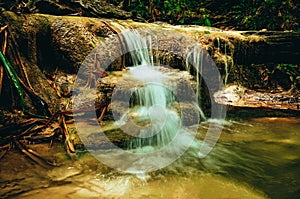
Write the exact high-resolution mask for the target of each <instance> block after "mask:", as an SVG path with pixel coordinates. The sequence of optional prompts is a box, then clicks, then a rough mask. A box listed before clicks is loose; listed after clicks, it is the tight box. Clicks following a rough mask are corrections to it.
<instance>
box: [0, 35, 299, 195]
mask: <svg viewBox="0 0 300 199" xmlns="http://www.w3.org/2000/svg"><path fill="white" fill-rule="evenodd" d="M123 35H124V38H125V40H126V45H127V48H128V49H129V51H130V55H131V59H132V60H131V61H132V63H133V67H130V68H129V70H128V72H127V74H126V75H124V79H127V80H128V81H127V83H128V82H130V81H133V82H136V84H137V85H140V84H141V86H137V87H136V88H134V89H132V90H130V93H131V97H130V98H129V101H128V104H129V107H128V111H125V112H124V113H122V114H121V115H120V118H119V119H118V120H117V121H106V125H105V126H104V127H102V131H103V132H104V134H105V133H106V135H108V134H110V135H113V137H114V138H112V139H119V138H120V137H119V134H118V132H120V128H121V129H122V128H123V126H126V125H127V127H128V123H129V122H128V119H129V120H130V121H131V122H132V123H130V125H131V126H129V129H130V132H126V133H132V131H134V130H135V129H136V128H138V131H135V132H134V133H133V134H132V136H135V138H133V139H124V140H122V139H121V142H123V143H125V145H124V146H125V147H123V148H122V150H121V152H122V153H119V152H120V150H118V151H117V150H116V148H112V149H110V148H109V147H108V149H107V148H105V150H103V153H101V155H100V156H101V157H104V156H105V157H106V158H108V159H109V160H110V162H109V163H111V162H114V163H116V164H117V165H118V166H119V167H118V168H117V169H113V168H110V167H108V166H106V165H104V164H103V163H102V162H101V161H99V158H98V160H97V159H96V158H97V157H96V155H95V151H97V149H93V151H91V150H90V151H89V152H88V151H77V157H76V158H75V159H73V160H70V159H68V158H67V157H66V154H65V152H64V149H63V148H62V147H61V145H60V144H57V146H55V147H53V148H52V149H47V150H46V151H45V153H46V152H50V153H51V154H52V155H51V156H52V157H54V158H55V159H57V161H58V162H60V163H62V164H63V165H62V166H60V167H57V168H42V167H39V166H38V165H35V164H32V163H31V162H30V161H29V160H27V159H25V158H24V157H23V156H21V155H20V154H17V153H12V152H9V154H7V155H5V156H4V158H3V159H2V160H1V162H0V168H1V170H0V173H1V178H0V182H1V192H0V196H1V197H3V198H13V197H15V198H109V199H110V198H125V199H126V198H133V199H135V198H170V199H173V198H180V199H181V198H182V199H185V198H191V199H192V198H195V199H196V198H222V199H224V198H268V197H270V198H299V197H300V188H299V184H300V177H299V176H300V170H299V166H300V155H299V154H300V153H299V151H300V135H299V134H300V131H299V129H300V118H255V116H253V118H247V119H246V118H245V119H243V118H238V117H237V115H236V117H235V118H238V119H230V118H228V119H227V120H226V121H224V120H217V119H206V116H205V115H204V114H203V111H202V110H201V108H200V106H198V105H197V103H198V102H199V98H198V95H199V93H200V90H197V89H198V88H199V87H200V86H199V84H201V81H200V78H199V77H196V82H197V84H198V85H197V89H196V95H197V97H196V99H195V100H194V101H193V100H192V98H189V97H188V98H184V99H183V100H186V101H183V102H181V101H180V99H181V98H180V96H179V97H178V96H177V94H178V93H177V92H176V85H177V84H174V81H173V80H174V79H172V78H174V77H173V76H170V75H169V74H168V73H164V72H162V71H161V70H160V69H159V68H160V67H156V66H154V60H153V56H152V55H151V47H149V44H150V43H151V37H147V36H146V37H141V36H140V35H139V33H138V32H136V31H129V32H125V33H124V32H123ZM149 49H150V54H149ZM197 52H199V51H198V50H196V49H195V50H194V53H193V55H192V54H190V56H193V60H194V62H197V63H198V64H199V70H201V62H200V61H201V58H199V56H198V55H195V54H197ZM200 52H201V51H200ZM200 57H201V53H200ZM175 82H177V79H175ZM174 88H175V91H174ZM119 93H125V92H122V89H121V90H120V92H119ZM191 97H195V96H194V95H191ZM117 99H118V100H120V98H118V97H117ZM181 100H182V99H181ZM190 100H192V101H190ZM187 102H189V103H190V104H191V105H192V106H193V108H192V109H191V110H196V111H194V112H192V116H191V117H189V118H188V119H190V120H191V119H192V118H195V117H197V116H198V115H200V116H199V118H198V119H196V123H195V122H193V123H185V122H183V120H182V119H181V117H182V116H184V114H183V113H182V112H180V111H178V106H179V105H180V103H181V105H182V104H184V105H185V106H186V103H187ZM179 107H180V106H179ZM193 114H194V115H193ZM201 115H202V116H201ZM200 118H201V119H202V120H201V123H200V124H199V121H200ZM204 119H205V120H204ZM211 123H213V124H214V125H215V126H218V125H219V126H224V130H223V133H222V135H221V138H220V140H219V143H218V144H217V145H216V146H215V147H214V148H213V151H212V152H211V153H210V154H208V156H206V157H204V158H199V149H200V148H201V145H202V144H203V139H204V137H205V134H206V133H207V129H208V128H210V124H211ZM134 124H135V126H134ZM82 125H83V126H84V127H85V129H84V131H85V133H86V134H90V135H94V134H92V133H91V132H94V131H95V130H94V129H95V128H99V126H98V125H97V124H96V125H93V124H91V123H89V122H88V121H85V122H82ZM132 125H133V126H132ZM122 130H124V131H126V129H125V128H124V129H122ZM127 130H128V128H127ZM178 132H179V133H181V135H180V136H177V134H178ZM93 138H94V137H93ZM174 140H175V141H174ZM166 146H170V147H168V150H166V151H162V150H163V149H164V148H167V147H166ZM32 147H34V145H33V146H32ZM124 151H126V153H130V154H138V155H141V156H137V157H134V158H132V156H128V157H129V158H128V159H126V158H125V159H124V157H126V156H125V155H124ZM156 151H159V153H155V152H156ZM106 152H107V154H105V153H106ZM91 154H92V155H91ZM145 154H152V155H147V156H145ZM174 154H175V159H172V161H169V160H168V159H167V158H168V157H169V156H172V157H174V156H173V155H174ZM95 157H96V158H95ZM100 159H101V158H100ZM166 159H167V161H166ZM105 163H107V162H105ZM120 164H121V166H120ZM144 165H146V166H145V167H143V166H144Z"/></svg>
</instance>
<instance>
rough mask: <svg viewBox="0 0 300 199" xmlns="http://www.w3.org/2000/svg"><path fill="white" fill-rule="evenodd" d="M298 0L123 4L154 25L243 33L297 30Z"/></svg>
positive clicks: (176, 0) (129, 1)
mask: <svg viewBox="0 0 300 199" xmlns="http://www.w3.org/2000/svg"><path fill="white" fill-rule="evenodd" d="M111 1H112V0H111ZM114 1H118V0H114ZM297 1H299V0H240V1H233V0H227V1H224V0H210V1H204V0H202V1H198V0H167V1H162V0H145V1H141V0H127V1H126V0H124V1H123V5H126V6H125V9H126V10H128V11H133V13H136V14H137V15H139V16H141V17H143V18H144V19H146V20H148V21H150V22H153V21H166V22H169V23H172V24H195V25H204V26H217V27H218V26H224V28H225V27H229V26H232V27H235V29H241V30H245V29H247V30H248V29H252V30H261V29H268V30H296V29H298V27H299V21H300V19H299V17H300V16H299V3H297ZM125 2H126V3H125ZM297 5H298V7H297Z"/></svg>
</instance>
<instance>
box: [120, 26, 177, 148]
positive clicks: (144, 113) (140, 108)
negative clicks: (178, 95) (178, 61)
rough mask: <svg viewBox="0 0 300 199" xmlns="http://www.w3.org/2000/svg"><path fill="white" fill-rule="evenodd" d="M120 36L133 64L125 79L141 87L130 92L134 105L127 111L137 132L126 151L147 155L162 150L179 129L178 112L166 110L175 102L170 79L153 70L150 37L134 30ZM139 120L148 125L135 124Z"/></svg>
mask: <svg viewBox="0 0 300 199" xmlns="http://www.w3.org/2000/svg"><path fill="white" fill-rule="evenodd" d="M122 35H123V38H124V40H125V43H126V47H127V49H128V51H129V54H130V57H131V60H132V63H133V66H132V67H130V68H129V71H128V74H127V75H126V76H125V78H128V79H130V80H131V81H135V80H136V81H139V82H142V84H143V86H142V87H135V88H133V89H132V96H134V104H133V107H131V110H130V112H131V115H135V116H136V119H135V122H136V123H135V124H136V125H137V126H138V127H139V128H140V132H139V135H138V136H137V138H135V139H133V140H131V141H130V142H129V143H128V148H129V149H143V150H142V151H143V152H145V151H147V152H148V151H149V150H150V151H151V150H152V147H156V148H157V147H158V148H159V147H164V146H165V145H167V144H168V143H170V142H171V141H172V140H173V139H174V137H175V136H176V134H177V132H178V129H180V128H181V121H180V117H179V115H178V113H176V112H174V111H173V110H171V109H170V105H171V104H172V103H174V102H175V96H174V94H173V92H172V88H171V85H170V84H168V83H167V82H168V78H170V77H169V76H168V75H165V74H163V73H162V72H160V71H158V70H157V69H156V68H155V67H154V64H153V55H152V45H151V37H150V36H144V37H143V36H141V35H140V34H139V32H138V31H137V30H123V31H122ZM134 79H135V80H134ZM122 118H126V117H122ZM141 121H148V123H150V124H148V125H146V126H145V125H144V126H142V125H139V124H137V122H141Z"/></svg>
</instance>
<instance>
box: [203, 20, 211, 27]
mask: <svg viewBox="0 0 300 199" xmlns="http://www.w3.org/2000/svg"><path fill="white" fill-rule="evenodd" d="M204 25H206V26H209V27H211V23H210V20H209V19H208V18H205V20H204Z"/></svg>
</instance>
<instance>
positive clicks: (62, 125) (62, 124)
mask: <svg viewBox="0 0 300 199" xmlns="http://www.w3.org/2000/svg"><path fill="white" fill-rule="evenodd" d="M60 128H61V131H62V133H63V134H64V136H65V143H66V146H67V149H68V150H69V152H70V153H75V147H74V145H73V143H72V142H71V141H70V136H69V132H68V128H67V125H66V122H65V116H64V115H61V119H60ZM70 156H71V154H70Z"/></svg>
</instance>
